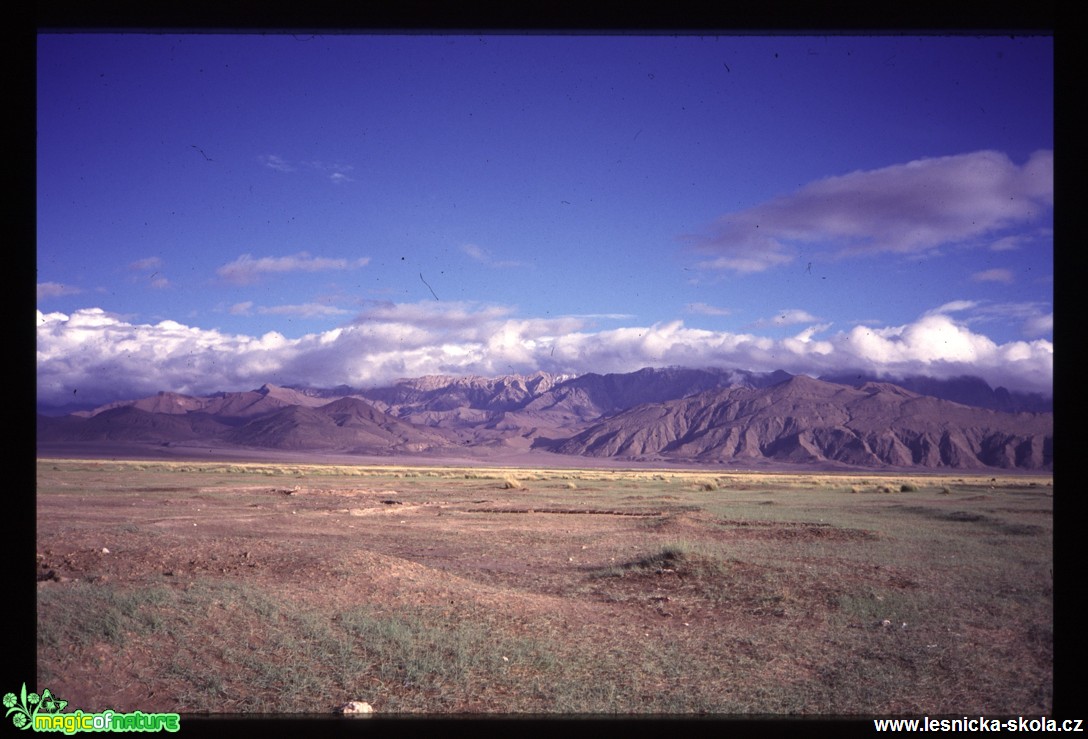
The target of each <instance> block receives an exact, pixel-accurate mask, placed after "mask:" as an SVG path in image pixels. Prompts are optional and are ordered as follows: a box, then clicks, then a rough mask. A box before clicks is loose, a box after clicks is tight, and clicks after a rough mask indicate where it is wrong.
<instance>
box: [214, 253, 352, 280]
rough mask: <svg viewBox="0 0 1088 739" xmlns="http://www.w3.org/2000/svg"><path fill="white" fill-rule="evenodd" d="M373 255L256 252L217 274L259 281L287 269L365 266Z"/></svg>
mask: <svg viewBox="0 0 1088 739" xmlns="http://www.w3.org/2000/svg"><path fill="white" fill-rule="evenodd" d="M369 262H370V258H369V257H363V258H361V259H331V258H328V257H313V256H310V254H309V253H307V252H304V251H302V252H299V253H298V254H292V255H290V256H286V257H260V258H254V257H253V255H252V254H243V255H242V256H240V257H238V258H237V259H235V260H234V261H233V262H229V263H228V264H224V265H223V266H222V267H220V268H219V269H217V270H216V271H215V272H216V274H217V275H219V276H220V277H222V278H223V279H225V280H227V281H228V282H233V283H235V284H239V285H246V284H249V283H252V282H256V281H257V280H259V279H260V278H261V277H263V276H264V275H269V274H283V273H287V272H320V271H323V270H344V269H356V268H358V267H365V266H366V265H367V264H368V263H369Z"/></svg>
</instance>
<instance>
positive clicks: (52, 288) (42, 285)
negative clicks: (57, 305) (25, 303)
mask: <svg viewBox="0 0 1088 739" xmlns="http://www.w3.org/2000/svg"><path fill="white" fill-rule="evenodd" d="M81 292H83V291H82V290H80V289H79V288H78V287H73V286H72V285H64V284H61V283H59V282H39V283H38V300H44V299H46V298H59V297H61V296H62V295H78V294H79V293H81Z"/></svg>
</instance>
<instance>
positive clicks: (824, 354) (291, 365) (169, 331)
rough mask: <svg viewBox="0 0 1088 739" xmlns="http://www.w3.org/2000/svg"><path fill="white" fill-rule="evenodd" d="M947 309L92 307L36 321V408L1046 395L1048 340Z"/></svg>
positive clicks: (963, 304)
mask: <svg viewBox="0 0 1088 739" xmlns="http://www.w3.org/2000/svg"><path fill="white" fill-rule="evenodd" d="M239 305H240V306H241V305H244V304H239ZM236 307H238V306H236ZM976 307H977V306H976ZM942 308H944V310H935V311H930V312H927V313H925V314H923V315H921V316H920V317H919V318H918V319H916V320H915V321H913V322H911V323H908V324H905V325H902V326H884V327H879V326H860V325H859V326H854V327H851V328H849V329H845V330H842V331H838V332H836V333H828V331H829V329H830V324H826V323H825V324H813V325H809V326H806V327H805V328H803V329H802V330H800V331H799V332H798V333H796V334H794V335H792V336H789V337H786V338H769V337H767V336H760V335H759V334H758V333H750V332H742V333H732V332H727V331H708V330H704V329H696V328H690V327H687V326H685V325H684V324H683V322H682V321H671V322H667V323H655V324H652V325H649V326H625V327H621V328H613V329H608V330H592V329H590V328H589V327H588V326H587V325H586V323H585V321H584V320H583V319H582V318H578V317H572V316H562V317H557V318H547V319H540V318H520V317H517V316H515V315H514V314H513V310H512V309H511V308H508V307H505V306H495V305H481V304H475V303H440V302H433V301H432V302H419V303H412V304H395V303H378V302H376V303H373V304H370V305H368V306H367V307H366V309H365V310H364V311H363V312H362V313H360V314H359V315H358V316H357V317H356V318H355V319H354V320H353V321H351V322H349V323H347V324H345V325H343V326H340V327H338V328H335V329H332V330H330V331H324V332H320V333H312V334H306V335H304V336H302V337H300V338H287V337H285V336H283V335H282V334H279V333H276V332H270V333H267V334H264V335H263V336H260V337H252V336H246V335H237V334H225V333H222V332H220V331H217V330H209V329H201V328H197V327H192V326H185V325H182V324H180V323H178V322H175V321H162V322H160V323H155V324H140V323H134V322H132V321H130V320H129V319H126V318H124V317H121V316H116V315H112V314H109V313H106V312H105V311H102V310H101V309H98V308H88V309H83V310H79V311H76V312H74V313H72V314H70V315H69V314H64V313H42V312H41V311H39V312H38V397H39V401H40V402H41V403H43V404H46V405H60V404H63V403H65V402H68V401H69V400H70V399H71V397H72V393H73V391H75V390H78V393H79V398H80V399H87V400H88V401H89V402H103V403H104V402H108V401H111V400H117V399H122V398H135V397H142V396H144V395H151V394H153V393H156V392H158V391H160V390H173V391H176V392H182V393H190V394H206V393H211V392H216V391H219V390H244V389H251V388H254V387H259V386H260V385H262V384H263V383H265V382H273V383H277V384H303V385H306V384H308V385H314V386H335V385H340V384H347V385H351V386H357V387H358V386H373V385H376V384H384V383H388V382H391V381H393V380H395V379H397V378H400V377H415V376H420V375H427V374H456V375H464V374H476V375H484V376H495V375H501V374H507V373H528V372H533V371H536V370H546V371H553V372H569V373H585V372H600V373H605V372H630V371H634V370H637V369H640V368H642V367H646V366H673V365H685V366H692V367H705V366H717V367H723V368H740V369H749V370H756V371H771V370H775V369H783V370H786V371H787V372H794V373H809V374H820V373H825V372H828V373H830V372H837V371H842V370H846V369H849V370H863V371H868V372H872V373H874V374H877V375H880V376H887V377H896V376H906V375H928V376H934V377H955V376H959V375H964V374H971V375H978V376H980V377H982V378H984V379H985V380H987V381H988V382H989V383H990V384H991V385H994V386H997V385H1004V386H1005V387H1008V388H1010V389H1016V390H1029V391H1037V392H1043V393H1048V394H1049V393H1050V392H1051V386H1052V377H1053V344H1052V343H1051V342H1050V341H1048V340H1045V339H1035V340H1030V341H1028V340H1025V341H1012V342H1008V343H1005V344H997V343H996V342H994V341H993V340H991V339H990V338H988V337H987V336H985V335H984V334H982V333H978V332H976V331H974V330H972V329H971V328H970V327H969V326H968V325H967V324H966V323H965V322H964V321H963V320H957V318H955V317H954V316H953V315H952V314H958V313H960V312H969V311H970V310H972V306H971V305H969V304H968V301H959V304H958V305H953V304H946V305H945V306H942ZM252 309H253V308H252V306H251V305H250V306H245V308H244V310H252Z"/></svg>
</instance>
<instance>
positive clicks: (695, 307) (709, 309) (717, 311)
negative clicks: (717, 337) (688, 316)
mask: <svg viewBox="0 0 1088 739" xmlns="http://www.w3.org/2000/svg"><path fill="white" fill-rule="evenodd" d="M684 311H685V312H687V313H694V314H695V315H699V316H730V315H733V311H731V310H729V309H728V308H719V307H717V306H715V305H709V304H707V303H688V304H687V305H685V306H684Z"/></svg>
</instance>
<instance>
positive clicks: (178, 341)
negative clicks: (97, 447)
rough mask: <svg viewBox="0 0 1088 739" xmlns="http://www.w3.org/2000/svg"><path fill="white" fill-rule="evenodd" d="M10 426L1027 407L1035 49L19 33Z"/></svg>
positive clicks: (1047, 101) (1042, 261)
mask: <svg viewBox="0 0 1088 739" xmlns="http://www.w3.org/2000/svg"><path fill="white" fill-rule="evenodd" d="M37 58H38V63H37V74H38V82H37V89H38V115H37V118H38V121H37V162H38V164H37V207H38V213H37V231H38V233H37V237H38V243H37V268H38V312H39V314H38V319H37V320H38V378H39V379H38V396H39V402H41V403H43V404H58V405H59V404H63V403H67V402H71V401H72V400H73V399H75V398H76V397H78V400H79V401H82V402H107V401H110V400H114V399H119V398H131V397H138V396H141V395H146V394H151V393H154V392H156V391H158V390H173V391H179V392H187V393H193V394H200V393H208V392H214V391H217V390H242V389H250V388H253V387H258V386H260V385H261V384H263V383H265V382H272V383H276V384H310V385H316V386H331V385H337V384H341V383H346V384H349V385H356V386H365V385H375V384H382V383H385V382H389V381H391V380H393V379H396V378H398V377H405V376H417V375H422V374H480V375H488V376H493V375H499V374H504V373H509V372H520V373H528V372H532V371H535V370H547V371H553V372H568V373H583V372H620V371H631V370H636V369H639V368H641V367H644V366H667V365H689V366H721V367H737V368H741V369H752V370H773V369H785V370H787V371H791V372H807V373H810V374H813V375H818V374H821V373H825V372H835V371H844V370H859V371H867V372H874V373H877V374H881V375H884V376H887V377H895V376H902V375H909V374H927V375H933V376H942V377H943V376H955V375H960V374H975V375H978V376H981V377H983V378H984V379H986V380H987V381H989V382H990V383H991V384H993V385H1004V386H1006V387H1009V388H1010V389H1017V390H1029V391H1038V392H1044V393H1049V392H1050V388H1051V383H1052V379H1051V378H1052V367H1053V335H1052V320H1053V318H1052V317H1053V233H1052V225H1053V172H1052V167H1053V147H1054V139H1053V121H1054V119H1053V106H1054V83H1053V40H1052V39H1051V38H1049V37H1032V36H1026V37H1011V38H1010V37H1009V36H988V37H987V36H983V37H973V36H920V37H909V36H908V37H901V36H849V35H847V36H818V35H811V36H790V35H776V36H766V37H759V36H751V35H749V36H702V37H701V36H690V35H688V36H630V35H627V36H592V35H525V34H522V35H517V34H514V35H502V34H489V35H443V34H422V35H344V34H332V35H309V34H307V35H291V34H271V35H256V34H254V35H229V34H190V35H168V34H167V35H162V34H43V35H40V36H39V37H38V54H37Z"/></svg>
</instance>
